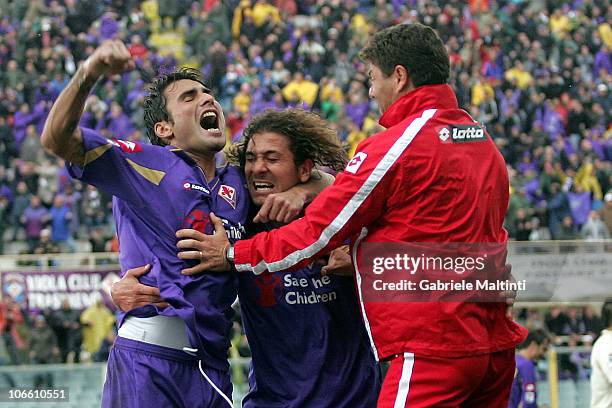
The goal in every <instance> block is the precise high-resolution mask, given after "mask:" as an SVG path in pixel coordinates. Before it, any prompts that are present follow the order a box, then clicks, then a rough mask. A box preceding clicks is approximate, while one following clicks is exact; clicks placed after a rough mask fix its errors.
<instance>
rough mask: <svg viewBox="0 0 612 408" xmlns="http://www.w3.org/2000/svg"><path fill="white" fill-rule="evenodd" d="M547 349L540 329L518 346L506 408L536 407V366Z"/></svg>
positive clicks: (546, 336)
mask: <svg viewBox="0 0 612 408" xmlns="http://www.w3.org/2000/svg"><path fill="white" fill-rule="evenodd" d="M547 348H548V335H547V334H546V332H545V331H544V330H542V329H538V330H533V331H531V332H529V335H527V338H526V339H525V341H524V342H523V343H521V344H520V345H519V346H518V353H516V355H515V357H514V358H515V360H516V372H515V375H514V381H513V382H512V391H511V392H510V401H509V402H508V408H517V407H522V408H536V407H537V406H538V402H537V392H536V383H537V381H538V377H537V371H536V365H537V362H538V360H539V359H540V358H542V357H543V356H544V355H545V354H546V350H547Z"/></svg>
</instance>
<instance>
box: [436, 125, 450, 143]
mask: <svg viewBox="0 0 612 408" xmlns="http://www.w3.org/2000/svg"><path fill="white" fill-rule="evenodd" d="M438 136H440V140H441V141H443V142H446V141H447V140H448V138H449V137H450V132H449V131H448V129H447V128H442V130H440V133H438Z"/></svg>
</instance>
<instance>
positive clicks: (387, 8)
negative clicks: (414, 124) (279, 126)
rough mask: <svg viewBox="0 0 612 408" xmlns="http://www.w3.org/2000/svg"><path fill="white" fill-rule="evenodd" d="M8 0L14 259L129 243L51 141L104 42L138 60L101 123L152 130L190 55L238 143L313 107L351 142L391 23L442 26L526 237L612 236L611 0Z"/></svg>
mask: <svg viewBox="0 0 612 408" xmlns="http://www.w3.org/2000/svg"><path fill="white" fill-rule="evenodd" d="M0 10H3V11H2V14H1V15H0V34H1V35H0V67H1V70H0V72H1V74H0V140H1V144H0V230H2V231H3V234H2V239H0V253H2V252H3V251H4V248H3V246H6V245H3V244H6V243H7V242H13V241H24V242H27V245H24V246H22V247H19V246H18V247H17V248H21V249H20V250H21V251H22V252H28V253H49V252H60V251H61V252H64V251H74V250H75V239H78V240H81V241H83V240H84V241H91V249H92V250H93V251H107V250H110V249H111V247H113V248H114V249H116V243H112V242H111V240H112V237H113V226H112V222H111V221H110V220H111V217H110V204H109V203H110V199H109V197H106V196H105V195H104V194H101V193H100V192H98V191H97V190H96V189H95V188H93V187H84V186H82V185H80V184H79V183H75V182H74V181H71V180H70V178H69V176H68V175H67V172H66V170H65V169H64V167H63V163H61V162H59V161H57V160H56V159H54V158H52V157H50V156H48V155H47V154H45V152H44V151H43V149H42V148H41V146H40V141H39V137H40V133H41V131H42V126H43V124H44V121H45V118H46V117H47V114H48V112H49V109H50V106H51V104H52V101H53V100H54V99H55V98H56V97H57V95H58V94H59V92H60V91H61V90H62V89H63V87H65V86H66V84H67V82H68V80H69V77H70V76H71V74H73V73H74V72H75V69H76V67H77V65H78V64H79V63H80V62H81V61H82V60H83V59H84V58H85V57H86V56H87V55H88V54H89V53H90V52H91V51H92V50H93V49H94V47H95V46H96V45H98V44H99V43H100V42H102V41H103V40H105V39H108V38H116V37H119V38H121V39H123V40H124V41H125V42H126V43H127V44H129V49H130V52H131V54H132V55H133V56H134V58H135V59H136V61H137V65H138V68H137V69H136V70H135V71H133V72H131V73H129V74H125V75H123V76H115V77H113V78H111V79H109V80H107V81H105V82H102V83H99V84H98V85H97V88H96V90H95V92H94V93H95V95H92V96H91V97H90V98H89V100H88V102H87V108H86V113H85V115H84V118H83V120H82V123H81V124H82V125H83V126H86V127H91V128H94V129H97V130H99V131H101V132H102V133H103V134H105V135H107V136H108V137H113V138H118V139H123V140H128V141H140V142H144V141H145V140H144V136H143V132H142V129H143V112H142V106H141V102H142V98H143V95H144V93H145V92H146V89H145V84H146V83H147V82H148V81H149V80H150V79H151V78H152V77H153V76H154V75H155V74H156V73H157V72H161V71H165V70H170V69H172V68H173V67H174V66H176V65H177V64H187V65H191V66H196V67H200V68H201V69H202V71H203V72H204V73H205V75H206V77H207V78H208V80H209V82H210V86H211V88H212V89H213V91H214V92H215V95H216V96H217V98H218V100H219V101H220V102H221V104H222V106H223V108H224V110H225V112H226V117H227V128H228V129H227V133H228V138H229V139H230V140H232V141H235V140H238V139H239V138H240V136H241V130H242V128H243V127H244V126H245V124H246V123H247V122H248V120H249V118H250V117H252V116H253V115H254V114H257V113H259V112H262V111H263V110H265V109H268V108H273V109H282V108H283V107H286V106H301V107H305V108H307V109H312V110H315V111H317V112H319V113H320V114H321V115H322V116H323V117H324V118H326V119H327V120H328V121H329V122H330V123H331V124H332V126H333V127H334V128H335V129H336V130H337V132H338V134H339V135H340V137H341V139H342V140H343V141H344V142H345V143H346V148H347V150H348V151H349V154H350V153H351V152H353V151H354V149H355V147H356V145H357V144H358V143H359V142H360V141H361V140H363V139H365V138H367V137H368V136H369V135H371V134H373V133H374V132H376V131H377V130H378V129H379V125H378V124H377V122H376V119H375V118H376V111H377V107H376V106H375V103H373V102H371V101H369V99H368V94H367V93H368V91H367V90H368V84H367V75H366V73H365V67H364V64H363V63H362V62H361V61H360V60H359V58H358V56H357V54H358V51H359V49H360V48H361V46H362V45H363V44H364V42H365V40H366V39H367V38H368V36H369V35H370V34H371V33H373V32H375V31H376V30H379V29H380V28H383V27H385V26H388V25H390V24H393V23H407V24H410V23H411V22H415V21H420V22H423V23H425V24H428V25H432V26H433V27H434V28H436V29H437V30H438V32H439V34H440V35H441V37H442V39H443V40H444V41H445V43H446V44H447V46H448V50H449V53H450V55H451V61H452V68H451V69H452V80H451V81H452V85H453V87H454V88H455V90H456V92H457V96H458V99H459V104H460V106H461V107H462V108H464V109H466V110H468V111H469V112H470V113H471V114H472V115H473V116H474V118H475V119H476V120H478V121H480V122H482V123H483V124H485V125H486V126H487V129H488V131H489V133H490V134H491V136H492V137H493V138H494V140H495V143H496V144H497V145H498V146H499V149H500V151H501V152H502V153H503V155H504V157H505V159H506V162H507V163H508V172H509V175H510V179H511V186H512V191H511V200H510V208H509V211H508V215H507V220H506V226H507V229H508V230H509V231H510V235H511V237H512V238H514V239H516V240H542V239H551V238H552V239H581V238H584V239H602V238H608V237H609V236H610V230H611V229H612V191H611V190H610V189H611V187H612V161H611V160H612V138H611V134H612V132H611V128H610V123H611V107H612V105H611V101H612V99H611V98H610V95H609V93H610V87H611V86H612V60H611V54H610V49H611V47H612V29H611V27H610V24H609V21H611V20H612V6H611V4H610V1H601V0H599V1H586V0H585V1H565V2H552V1H543V0H541V1H530V2H527V1H521V0H516V1H488V0H481V1H471V2H469V3H467V2H460V1H448V2H439V1H421V0H418V1H417V0H411V1H392V2H386V1H375V2H372V1H363V0H362V1H339V0H331V1H322V0H318V1H315V0H310V1H292V0H288V1H280V0H279V1H272V0H267V1H264V0H257V1H248V0H242V1H236V0H234V1H224V2H221V1H218V0H217V1H215V0H206V1H199V2H198V1H163V0H158V1H155V0H149V1H144V2H141V1H133V0H132V1H121V2H120V1H104V2H95V1H90V0H83V1H74V0H64V1H60V0H51V1H49V0H38V1H34V2H30V1H25V0H16V1H10V2H8V1H0ZM6 252H11V251H10V250H7V251H6ZM13 252H14V251H13Z"/></svg>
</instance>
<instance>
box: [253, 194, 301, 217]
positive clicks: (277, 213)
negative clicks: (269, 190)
mask: <svg viewBox="0 0 612 408" xmlns="http://www.w3.org/2000/svg"><path fill="white" fill-rule="evenodd" d="M304 205H306V200H305V199H304V196H303V195H302V194H298V193H295V192H294V191H292V190H287V191H283V192H282V193H273V194H269V195H268V196H267V197H266V199H265V201H264V203H263V205H262V206H261V208H260V209H259V211H258V212H257V214H256V215H255V218H253V222H262V223H265V222H280V223H283V224H287V223H289V222H290V221H292V220H294V219H295V218H296V217H297V216H298V215H300V213H301V212H302V210H303V209H304Z"/></svg>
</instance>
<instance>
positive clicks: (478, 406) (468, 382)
mask: <svg viewBox="0 0 612 408" xmlns="http://www.w3.org/2000/svg"><path fill="white" fill-rule="evenodd" d="M403 367H404V356H403V355H400V356H398V357H396V358H394V359H393V360H391V365H390V366H389V370H388V371H387V375H386V376H385V381H384V383H383V386H382V389H381V391H380V395H379V396H378V404H377V408H393V407H394V406H395V400H396V398H397V394H398V388H399V381H400V378H401V376H402V368H403ZM514 368H515V361H514V349H509V350H504V351H499V352H497V353H492V354H484V355H479V356H471V357H464V358H454V359H448V358H438V357H427V356H419V355H417V356H415V357H414V363H413V365H412V372H411V373H407V374H408V375H409V378H410V382H409V388H408V397H407V400H406V404H405V406H406V407H410V408H425V407H427V408H430V407H436V408H459V407H465V408H494V407H495V408H498V407H499V408H502V407H503V408H505V407H507V406H508V399H509V398H510V390H511V389H512V380H513V379H514ZM404 395H405V394H404Z"/></svg>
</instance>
